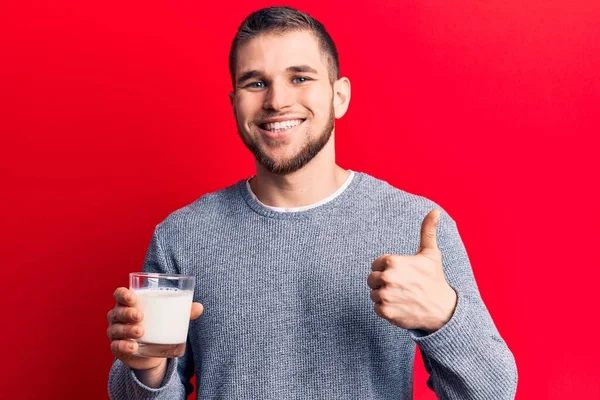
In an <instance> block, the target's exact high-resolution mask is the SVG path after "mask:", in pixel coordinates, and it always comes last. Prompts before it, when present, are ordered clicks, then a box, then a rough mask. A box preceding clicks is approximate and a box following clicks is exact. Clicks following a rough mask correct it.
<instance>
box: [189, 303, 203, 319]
mask: <svg viewBox="0 0 600 400" xmlns="http://www.w3.org/2000/svg"><path fill="white" fill-rule="evenodd" d="M203 312H204V306H203V305H202V304H200V303H197V302H194V303H192V312H191V313H190V319H191V320H195V319H197V318H198V317H200V316H201V315H202V313H203Z"/></svg>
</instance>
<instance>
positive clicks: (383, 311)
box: [373, 303, 388, 319]
mask: <svg viewBox="0 0 600 400" xmlns="http://www.w3.org/2000/svg"><path fill="white" fill-rule="evenodd" d="M373 310H375V314H377V315H379V316H380V317H381V318H384V319H387V318H388V315H387V308H386V307H385V306H384V305H382V304H381V303H374V304H373Z"/></svg>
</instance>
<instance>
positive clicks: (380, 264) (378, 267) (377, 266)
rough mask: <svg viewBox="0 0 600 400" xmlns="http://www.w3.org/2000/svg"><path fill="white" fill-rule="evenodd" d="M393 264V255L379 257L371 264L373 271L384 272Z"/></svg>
mask: <svg viewBox="0 0 600 400" xmlns="http://www.w3.org/2000/svg"><path fill="white" fill-rule="evenodd" d="M391 264H392V255H391V254H384V255H382V256H380V257H377V258H376V259H375V261H373V263H372V264H371V271H384V270H385V269H386V268H387V267H388V266H390V265H391Z"/></svg>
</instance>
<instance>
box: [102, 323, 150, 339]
mask: <svg viewBox="0 0 600 400" xmlns="http://www.w3.org/2000/svg"><path fill="white" fill-rule="evenodd" d="M143 335H144V328H143V327H142V326H141V325H126V324H114V325H111V326H109V327H108V329H107V330H106V336H108V338H109V339H110V340H111V341H112V340H123V339H137V338H140V337H142V336H143Z"/></svg>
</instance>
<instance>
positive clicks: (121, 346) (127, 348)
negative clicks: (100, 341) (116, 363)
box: [110, 340, 138, 361]
mask: <svg viewBox="0 0 600 400" xmlns="http://www.w3.org/2000/svg"><path fill="white" fill-rule="evenodd" d="M137 348H138V344H137V343H136V342H135V341H133V340H113V341H112V342H110V350H111V351H112V353H113V354H114V356H115V357H117V358H118V359H119V360H121V361H129V360H131V358H132V357H133V353H134V352H135V351H136V350H137Z"/></svg>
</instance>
